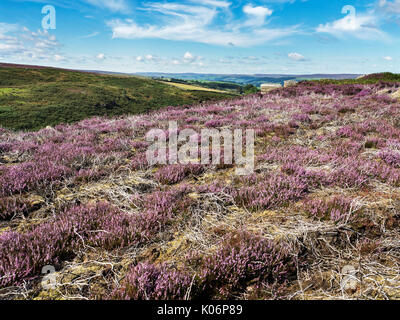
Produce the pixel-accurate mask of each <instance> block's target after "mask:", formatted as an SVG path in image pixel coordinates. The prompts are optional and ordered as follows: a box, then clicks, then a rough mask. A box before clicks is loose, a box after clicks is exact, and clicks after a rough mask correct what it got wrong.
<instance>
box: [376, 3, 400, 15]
mask: <svg viewBox="0 0 400 320" xmlns="http://www.w3.org/2000/svg"><path fill="white" fill-rule="evenodd" d="M378 8H379V9H381V10H382V11H384V12H385V13H387V14H389V15H398V14H400V0H394V1H386V0H379V2H378Z"/></svg>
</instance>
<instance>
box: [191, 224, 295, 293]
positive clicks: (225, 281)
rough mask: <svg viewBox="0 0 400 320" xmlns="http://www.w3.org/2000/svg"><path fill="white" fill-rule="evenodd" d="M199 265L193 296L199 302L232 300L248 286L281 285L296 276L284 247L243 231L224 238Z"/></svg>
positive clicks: (291, 259)
mask: <svg viewBox="0 0 400 320" xmlns="http://www.w3.org/2000/svg"><path fill="white" fill-rule="evenodd" d="M201 266H202V267H203V270H202V272H201V273H200V275H199V278H198V284H197V288H196V291H195V293H194V294H195V295H197V296H198V297H199V298H202V299H204V298H207V299H210V298H219V299H232V298H233V297H234V296H235V294H237V293H238V292H243V291H244V289H245V288H246V286H247V285H248V284H249V283H253V284H256V285H257V286H261V285H262V284H264V285H270V284H275V283H283V282H285V281H288V280H290V279H291V278H293V277H294V276H295V273H296V268H295V260H294V258H293V257H292V256H290V254H289V251H288V249H287V248H286V247H285V246H283V245H279V244H276V243H273V242H272V241H270V240H267V239H264V238H262V237H260V236H255V235H252V234H250V233H248V232H243V231H242V232H239V233H237V234H234V235H230V236H229V237H227V238H226V239H225V240H224V242H223V244H222V246H221V249H219V250H218V251H217V252H216V253H215V254H213V255H211V256H207V257H205V258H203V261H202V262H201Z"/></svg>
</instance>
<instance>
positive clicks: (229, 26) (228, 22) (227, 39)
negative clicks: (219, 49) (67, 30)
mask: <svg viewBox="0 0 400 320" xmlns="http://www.w3.org/2000/svg"><path fill="white" fill-rule="evenodd" d="M192 2H193V3H192ZM141 9H142V10H141V11H142V12H145V13H146V14H149V15H151V17H152V20H153V21H157V22H158V23H154V24H140V23H138V22H137V21H134V20H132V19H125V20H120V19H114V20H111V21H108V22H107V25H108V26H109V27H110V28H111V29H112V32H113V38H123V39H164V40H174V41H190V42H200V43H207V44H213V45H222V46H229V45H233V46H243V47H245V46H253V45H259V44H262V43H265V42H268V41H270V40H274V39H278V38H281V37H285V36H289V35H292V34H295V33H297V32H298V26H293V27H287V28H280V29H278V28H277V29H272V28H271V29H269V28H266V27H264V26H263V25H264V24H265V19H266V17H267V16H269V15H271V14H272V11H271V10H269V9H268V8H265V7H253V6H251V5H246V6H244V7H243V8H242V9H243V11H244V12H245V13H246V15H247V18H246V19H245V20H244V21H240V20H239V21H235V20H232V19H233V18H232V17H233V12H232V11H230V3H228V2H225V1H213V0H208V1H201V2H199V1H198V2H195V1H191V3H190V4H188V3H186V4H179V3H148V4H145V5H144V7H143V8H141ZM217 20H218V22H221V21H225V23H224V24H221V23H218V24H216V21H217Z"/></svg>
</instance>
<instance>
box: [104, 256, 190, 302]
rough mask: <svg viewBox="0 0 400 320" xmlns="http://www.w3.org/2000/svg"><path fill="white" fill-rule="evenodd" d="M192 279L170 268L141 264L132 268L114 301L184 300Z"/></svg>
mask: <svg viewBox="0 0 400 320" xmlns="http://www.w3.org/2000/svg"><path fill="white" fill-rule="evenodd" d="M191 281H192V277H191V276H190V275H188V274H186V273H182V272H179V271H177V270H176V269H173V268H172V267H168V266H167V265H159V266H157V265H153V264H148V263H139V264H138V265H137V266H134V267H132V268H131V269H130V270H129V271H128V274H127V275H126V278H125V279H124V281H123V283H122V285H121V287H120V288H118V289H116V290H114V292H113V294H112V295H111V298H112V299H119V300H182V299H183V298H184V297H185V295H186V293H187V291H188V289H189V287H190V284H191Z"/></svg>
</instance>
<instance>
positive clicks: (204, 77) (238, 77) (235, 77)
mask: <svg viewBox="0 0 400 320" xmlns="http://www.w3.org/2000/svg"><path fill="white" fill-rule="evenodd" d="M137 75H142V76H146V77H153V78H175V79H182V80H197V81H222V82H232V83H238V84H242V85H246V84H252V85H254V86H257V87H259V86H260V85H261V84H262V83H265V82H271V83H281V84H283V83H284V81H286V80H297V81H301V80H320V79H333V80H342V79H356V78H357V77H359V76H360V74H308V75H288V74H253V75H243V74H200V73H158V72H142V73H137Z"/></svg>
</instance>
